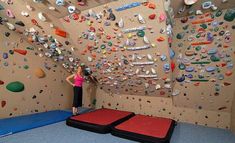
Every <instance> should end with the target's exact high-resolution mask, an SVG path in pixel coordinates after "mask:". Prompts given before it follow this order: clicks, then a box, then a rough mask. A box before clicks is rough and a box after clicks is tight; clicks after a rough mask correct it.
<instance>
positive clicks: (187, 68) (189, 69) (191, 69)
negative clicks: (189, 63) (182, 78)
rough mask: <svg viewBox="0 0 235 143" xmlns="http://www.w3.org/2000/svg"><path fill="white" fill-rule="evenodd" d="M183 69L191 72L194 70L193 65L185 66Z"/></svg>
mask: <svg viewBox="0 0 235 143" xmlns="http://www.w3.org/2000/svg"><path fill="white" fill-rule="evenodd" d="M185 71H186V72H193V71H194V67H186V68H185Z"/></svg>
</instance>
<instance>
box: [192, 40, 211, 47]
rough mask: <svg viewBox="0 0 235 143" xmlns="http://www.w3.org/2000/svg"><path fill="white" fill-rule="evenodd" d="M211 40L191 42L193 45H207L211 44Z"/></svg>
mask: <svg viewBox="0 0 235 143" xmlns="http://www.w3.org/2000/svg"><path fill="white" fill-rule="evenodd" d="M211 43H212V42H211V41H206V42H194V43H191V45H192V46H198V45H207V44H211Z"/></svg>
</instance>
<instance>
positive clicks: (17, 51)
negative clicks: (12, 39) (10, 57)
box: [14, 49, 27, 55]
mask: <svg viewBox="0 0 235 143" xmlns="http://www.w3.org/2000/svg"><path fill="white" fill-rule="evenodd" d="M14 52H16V53H19V54H21V55H26V54H27V51H26V50H21V49H14Z"/></svg>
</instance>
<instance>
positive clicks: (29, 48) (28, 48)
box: [26, 47, 34, 51]
mask: <svg viewBox="0 0 235 143" xmlns="http://www.w3.org/2000/svg"><path fill="white" fill-rule="evenodd" d="M26 49H27V50H32V51H33V50H34V47H26Z"/></svg>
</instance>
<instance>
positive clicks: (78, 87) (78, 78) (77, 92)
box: [66, 66, 84, 115]
mask: <svg viewBox="0 0 235 143" xmlns="http://www.w3.org/2000/svg"><path fill="white" fill-rule="evenodd" d="M83 76H84V75H83V70H82V67H81V66H79V67H78V69H77V72H76V73H75V74H72V75H70V76H68V77H67V78H66V81H67V82H68V83H69V84H71V85H72V86H73V91H74V97H73V107H72V110H73V115H77V114H78V107H81V106H82V84H83V82H84V77H83ZM72 78H73V79H74V83H72V82H71V81H70V79H72Z"/></svg>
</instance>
